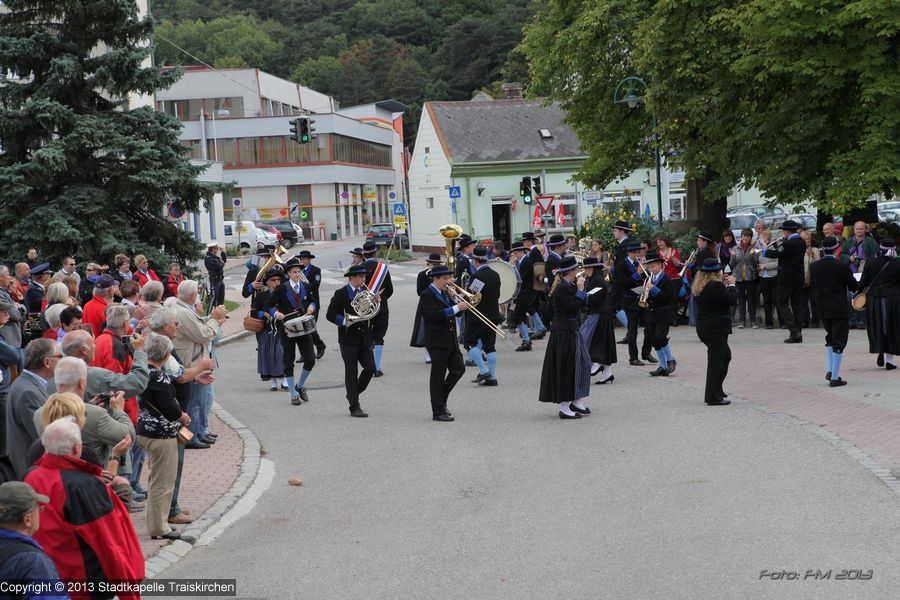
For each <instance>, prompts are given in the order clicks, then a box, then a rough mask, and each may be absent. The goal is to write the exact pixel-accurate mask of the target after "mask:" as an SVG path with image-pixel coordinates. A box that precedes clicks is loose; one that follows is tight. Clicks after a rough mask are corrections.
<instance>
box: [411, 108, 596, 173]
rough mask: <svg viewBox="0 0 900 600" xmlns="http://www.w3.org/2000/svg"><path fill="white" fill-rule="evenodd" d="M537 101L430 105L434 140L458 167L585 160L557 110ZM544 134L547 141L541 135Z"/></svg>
mask: <svg viewBox="0 0 900 600" xmlns="http://www.w3.org/2000/svg"><path fill="white" fill-rule="evenodd" d="M541 102H542V101H541V100H522V99H516V100H494V101H493V102H429V103H428V105H429V106H430V108H431V114H432V115H433V117H434V121H435V125H436V127H437V130H438V136H439V137H440V138H441V140H442V141H443V142H444V143H445V145H446V147H447V149H448V151H449V153H450V157H449V158H450V159H451V160H452V161H453V162H454V163H456V164H459V163H472V162H491V161H519V160H522V161H525V160H531V161H539V160H546V159H551V158H578V157H584V156H586V153H585V152H583V151H582V150H581V149H580V147H579V142H578V138H577V137H576V136H575V132H574V131H572V129H571V128H570V127H569V126H568V125H565V124H564V123H563V119H564V118H565V116H566V113H565V111H563V110H562V109H561V108H560V107H559V105H557V104H550V105H548V106H543V105H542V104H541ZM541 129H547V130H549V131H550V133H551V134H552V136H553V137H552V138H550V139H542V138H541V135H540V133H539V130H541Z"/></svg>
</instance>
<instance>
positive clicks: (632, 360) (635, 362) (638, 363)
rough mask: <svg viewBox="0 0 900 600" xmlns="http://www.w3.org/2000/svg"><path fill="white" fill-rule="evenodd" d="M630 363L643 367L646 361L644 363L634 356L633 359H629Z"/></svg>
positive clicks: (633, 365)
mask: <svg viewBox="0 0 900 600" xmlns="http://www.w3.org/2000/svg"><path fill="white" fill-rule="evenodd" d="M628 364H629V365H631V366H632V367H643V366H644V365H645V363H642V362H641V361H639V360H638V359H636V358H632V359H631V360H629V361H628Z"/></svg>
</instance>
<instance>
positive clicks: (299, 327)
mask: <svg viewBox="0 0 900 600" xmlns="http://www.w3.org/2000/svg"><path fill="white" fill-rule="evenodd" d="M315 332H316V318H315V317H314V316H313V315H303V316H302V317H294V318H293V319H289V320H287V321H285V322H284V335H285V336H287V337H289V338H298V337H303V336H304V335H309V334H311V333H315Z"/></svg>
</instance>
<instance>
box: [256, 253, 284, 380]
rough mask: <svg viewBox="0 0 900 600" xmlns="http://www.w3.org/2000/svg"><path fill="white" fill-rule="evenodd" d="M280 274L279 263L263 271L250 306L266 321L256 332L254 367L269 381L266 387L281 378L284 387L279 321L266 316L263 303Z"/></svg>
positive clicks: (261, 376) (279, 280) (276, 284)
mask: <svg viewBox="0 0 900 600" xmlns="http://www.w3.org/2000/svg"><path fill="white" fill-rule="evenodd" d="M283 277H284V269H282V268H281V265H273V266H272V268H271V269H269V270H268V271H267V272H266V274H265V279H263V284H264V285H263V287H262V288H261V289H259V290H254V292H253V299H252V301H251V304H250V307H251V312H252V314H253V316H254V317H256V318H257V319H263V320H265V321H266V326H265V327H263V330H262V331H259V332H257V334H256V370H257V371H258V372H259V376H260V378H261V379H262V380H263V381H271V386H270V388H269V389H270V390H271V391H273V392H277V391H278V380H279V379H281V389H283V390H286V389H288V384H287V379H284V347H283V345H282V344H281V327H282V324H281V323H280V322H278V321H276V320H275V319H272V318H270V317H269V314H268V313H267V312H266V305H267V302H268V301H269V298H271V296H272V292H273V291H275V288H277V287H278V285H279V284H280V283H281V281H282V278H283Z"/></svg>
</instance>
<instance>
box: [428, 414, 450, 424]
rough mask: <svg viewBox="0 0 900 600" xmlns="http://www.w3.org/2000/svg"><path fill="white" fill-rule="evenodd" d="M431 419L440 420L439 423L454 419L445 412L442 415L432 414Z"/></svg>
mask: <svg viewBox="0 0 900 600" xmlns="http://www.w3.org/2000/svg"><path fill="white" fill-rule="evenodd" d="M431 420H432V421H440V422H441V423H452V422H453V421H455V420H456V419H454V418H453V417H452V416H450V415H448V414H447V413H444V414H442V415H434V416H433V417H431Z"/></svg>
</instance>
